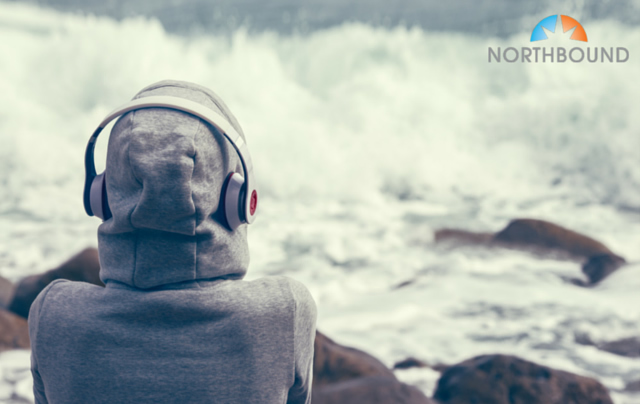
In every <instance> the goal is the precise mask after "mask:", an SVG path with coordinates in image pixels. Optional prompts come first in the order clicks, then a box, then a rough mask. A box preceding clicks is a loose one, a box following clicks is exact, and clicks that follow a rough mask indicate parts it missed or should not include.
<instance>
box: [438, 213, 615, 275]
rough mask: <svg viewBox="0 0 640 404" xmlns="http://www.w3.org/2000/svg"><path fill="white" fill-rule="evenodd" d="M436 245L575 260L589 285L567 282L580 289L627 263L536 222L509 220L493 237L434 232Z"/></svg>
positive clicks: (582, 238)
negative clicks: (507, 250)
mask: <svg viewBox="0 0 640 404" xmlns="http://www.w3.org/2000/svg"><path fill="white" fill-rule="evenodd" d="M435 241H436V242H442V241H449V242H452V241H455V242H456V243H457V244H473V245H484V246H488V247H506V248H514V249H519V250H526V251H530V252H533V253H536V254H539V255H544V256H552V257H555V258H559V259H572V260H578V261H580V262H583V266H582V271H583V272H584V273H585V274H586V275H587V277H588V278H589V283H588V284H583V283H582V281H581V280H569V281H571V282H573V283H575V284H576V285H579V286H588V285H593V284H596V283H598V282H600V281H601V280H602V279H604V278H606V277H607V276H609V275H610V274H611V273H613V272H614V271H616V270H617V269H618V268H620V267H621V266H623V265H624V264H625V263H626V261H625V259H624V258H622V257H620V256H618V255H616V254H615V253H613V252H612V251H611V250H610V249H609V248H607V246H605V245H604V244H602V243H601V242H599V241H597V240H595V239H593V238H591V237H589V236H586V235H584V234H580V233H578V232H575V231H573V230H569V229H567V228H564V227H562V226H559V225H557V224H555V223H551V222H547V221H544V220H537V219H515V220H512V221H511V222H510V223H509V224H508V225H507V227H505V228H504V229H502V230H501V231H499V232H497V233H495V234H494V235H492V234H490V233H473V232H468V231H464V230H455V229H441V230H438V231H436V233H435Z"/></svg>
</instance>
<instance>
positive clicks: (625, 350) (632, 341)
mask: <svg viewBox="0 0 640 404" xmlns="http://www.w3.org/2000/svg"><path fill="white" fill-rule="evenodd" d="M596 346H597V347H598V348H599V349H601V350H603V351H607V352H611V353H612V354H616V355H620V356H626V357H629V358H640V338H638V337H631V338H623V339H619V340H616V341H609V342H605V343H600V344H597V345H596Z"/></svg>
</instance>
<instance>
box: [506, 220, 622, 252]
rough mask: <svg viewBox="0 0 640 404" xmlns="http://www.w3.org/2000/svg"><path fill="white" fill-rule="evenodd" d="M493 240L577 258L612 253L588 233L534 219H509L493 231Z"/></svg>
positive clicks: (511, 245)
mask: <svg viewBox="0 0 640 404" xmlns="http://www.w3.org/2000/svg"><path fill="white" fill-rule="evenodd" d="M493 242H494V243H498V244H502V245H505V246H509V247H516V248H523V249H531V250H534V251H541V252H547V251H548V252H557V253H559V254H566V255H568V256H569V257H571V258H577V259H585V258H589V257H592V256H595V255H615V254H613V252H611V250H609V249H608V248H607V247H606V246H605V245H604V244H602V243H601V242H599V241H596V240H594V239H592V238H591V237H589V236H585V235H584V234H580V233H578V232H575V231H573V230H569V229H567V228H564V227H562V226H559V225H557V224H555V223H551V222H547V221H544V220H537V219H515V220H512V221H511V222H510V223H509V224H508V225H507V227H505V228H504V229H502V230H500V231H499V232H498V233H496V234H495V236H494V237H493Z"/></svg>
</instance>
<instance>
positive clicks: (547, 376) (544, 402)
mask: <svg viewBox="0 0 640 404" xmlns="http://www.w3.org/2000/svg"><path fill="white" fill-rule="evenodd" d="M433 398H434V399H436V400H439V401H440V402H441V403H442V404H470V403H473V404H613V401H612V400H611V397H609V393H608V391H607V389H606V388H605V387H604V386H603V385H602V384H600V382H598V381H597V380H594V379H591V378H589V377H584V376H579V375H576V374H573V373H569V372H564V371H561V370H556V369H552V368H549V367H546V366H541V365H538V364H535V363H532V362H528V361H525V360H523V359H520V358H517V357H515V356H509V355H482V356H477V357H475V358H472V359H469V360H466V361H464V362H461V363H459V364H456V365H453V366H451V367H449V368H448V369H447V370H445V371H444V372H443V373H442V376H441V377H440V380H438V386H437V388H436V391H435V393H434V395H433Z"/></svg>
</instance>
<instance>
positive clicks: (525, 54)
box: [488, 14, 629, 63]
mask: <svg viewBox="0 0 640 404" xmlns="http://www.w3.org/2000/svg"><path fill="white" fill-rule="evenodd" d="M558 20H559V21H558ZM558 25H561V26H562V32H563V33H565V34H566V33H567V32H569V31H573V32H571V36H570V37H569V38H568V40H569V41H578V42H585V43H588V42H589V41H588V40H587V32H586V31H585V30H584V27H583V26H582V24H580V23H579V22H578V21H577V20H576V19H574V18H571V17H569V16H568V15H562V14H556V15H550V16H549V17H547V18H543V19H542V20H541V21H540V22H539V23H538V24H537V25H536V26H535V27H534V28H533V31H531V39H530V41H529V42H534V43H539V42H541V41H545V40H547V39H549V36H548V34H549V33H551V34H555V33H556V27H557V26H558ZM566 36H568V35H566ZM566 36H565V37H564V38H560V40H564V41H567V39H566ZM554 42H556V41H554ZM542 43H543V44H544V42H542ZM574 43H575V42H574ZM576 45H578V44H577V43H576ZM488 52H489V55H488V56H489V63H501V62H502V61H503V60H504V61H505V62H506V63H518V62H519V63H567V62H570V63H583V62H587V63H598V62H599V63H607V62H608V63H625V62H626V61H627V60H629V50H628V49H627V48H624V47H621V46H618V47H615V48H614V47H613V46H608V47H607V46H601V47H591V46H589V47H584V46H574V47H573V48H570V49H567V48H565V47H562V46H557V47H543V46H533V47H528V46H522V47H520V48H516V47H513V46H510V47H507V48H504V49H502V48H501V47H498V48H497V49H494V48H492V47H491V46H490V47H489V48H488Z"/></svg>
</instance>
